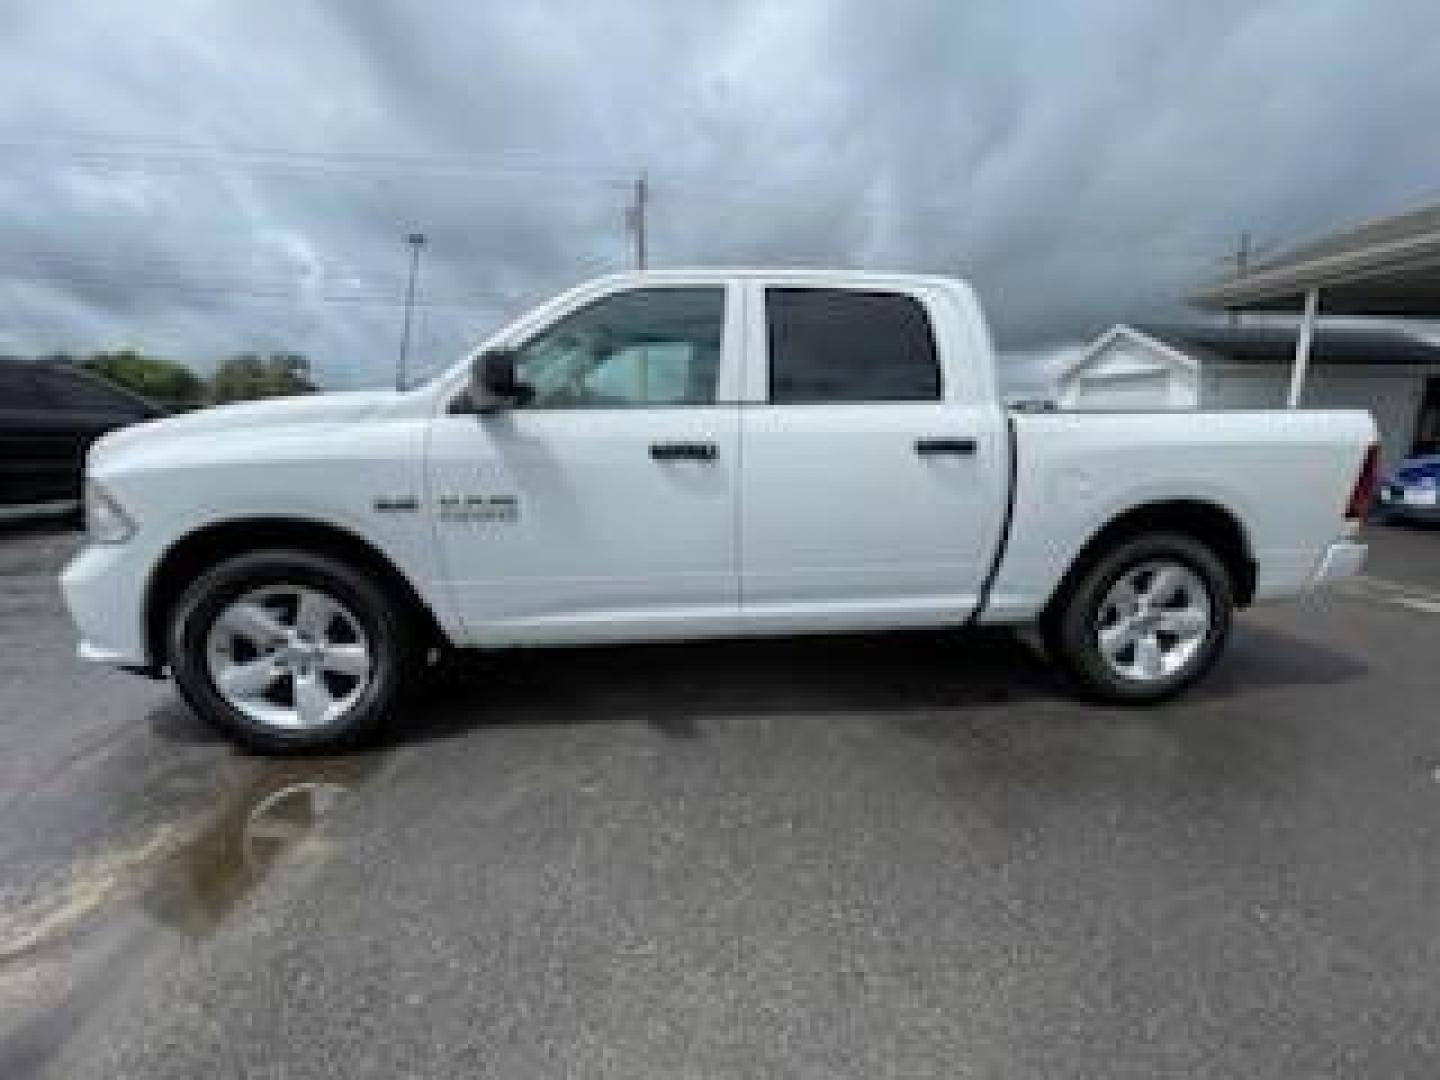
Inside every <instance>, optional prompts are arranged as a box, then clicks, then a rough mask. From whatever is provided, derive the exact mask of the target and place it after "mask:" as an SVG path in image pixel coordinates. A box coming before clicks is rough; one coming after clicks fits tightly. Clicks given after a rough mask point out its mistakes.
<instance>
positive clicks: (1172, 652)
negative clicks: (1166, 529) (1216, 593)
mask: <svg viewBox="0 0 1440 1080" xmlns="http://www.w3.org/2000/svg"><path fill="white" fill-rule="evenodd" d="M1099 621H1100V625H1099V629H1098V636H1099V646H1100V655H1101V656H1102V657H1104V660H1105V663H1106V664H1107V665H1108V666H1109V668H1110V670H1111V671H1113V672H1114V673H1115V674H1117V675H1119V676H1120V677H1121V678H1122V679H1125V680H1127V681H1129V682H1137V683H1153V682H1163V681H1164V680H1166V679H1169V678H1170V677H1172V676H1173V675H1175V674H1176V673H1177V672H1179V671H1181V670H1182V669H1183V668H1184V667H1185V666H1186V665H1187V664H1189V663H1190V661H1191V660H1192V659H1194V657H1195V654H1196V653H1198V652H1199V651H1200V648H1201V646H1202V645H1204V643H1205V639H1206V637H1207V636H1208V635H1209V633H1210V627H1211V622H1212V612H1211V607H1210V594H1209V593H1208V592H1207V591H1206V589H1205V583H1204V582H1203V581H1201V579H1200V575H1199V574H1197V573H1196V572H1195V571H1194V570H1191V569H1190V567H1188V566H1186V565H1185V564H1184V563H1182V562H1177V561H1174V560H1171V559H1154V560H1150V561H1148V562H1144V563H1141V564H1139V565H1138V566H1133V567H1131V568H1130V569H1128V570H1126V571H1125V572H1124V573H1123V574H1121V575H1120V577H1119V578H1117V579H1116V580H1115V583H1114V584H1113V585H1111V586H1110V590H1109V591H1108V592H1107V593H1106V594H1105V599H1104V600H1103V601H1102V602H1101V604H1100V618H1099Z"/></svg>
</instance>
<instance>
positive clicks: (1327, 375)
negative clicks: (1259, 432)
mask: <svg viewBox="0 0 1440 1080" xmlns="http://www.w3.org/2000/svg"><path fill="white" fill-rule="evenodd" d="M1294 354H1295V328H1294V327H1293V326H1286V325H1275V324H1268V325H1249V324H1247V325H1243V326H1219V325H1196V326H1180V327H1146V328H1145V329H1143V330H1141V329H1136V328H1134V327H1128V326H1117V327H1114V328H1113V329H1111V330H1108V331H1106V332H1105V333H1104V334H1102V335H1101V336H1100V337H1099V338H1097V339H1096V341H1095V342H1094V344H1092V345H1091V346H1090V347H1089V348H1087V349H1086V350H1085V351H1084V353H1082V354H1081V355H1080V357H1079V358H1078V359H1077V360H1076V361H1075V362H1074V363H1073V364H1072V365H1071V366H1069V367H1068V368H1066V369H1064V370H1062V371H1061V372H1060V373H1059V375H1058V376H1057V383H1058V386H1057V394H1056V397H1057V400H1058V403H1059V405H1060V407H1061V408H1069V409H1177V408H1178V409H1187V408H1188V409H1194V408H1201V409H1283V408H1285V406H1286V404H1287V400H1288V394H1289V391H1290V384H1291V377H1292V364H1293V361H1294ZM1298 404H1299V407H1301V408H1346V409H1349V408H1354V409H1368V410H1369V411H1370V412H1371V414H1373V415H1374V417H1375V421H1376V424H1377V425H1378V426H1379V429H1380V437H1381V451H1382V459H1383V461H1384V463H1385V465H1386V466H1390V465H1393V464H1395V463H1396V462H1398V461H1399V460H1400V459H1402V458H1404V457H1406V456H1407V455H1409V454H1411V453H1417V452H1425V453H1435V452H1440V345H1437V344H1436V343H1435V342H1434V341H1432V340H1430V339H1428V338H1426V337H1422V336H1420V335H1419V334H1417V333H1413V332H1411V331H1409V330H1406V329H1403V328H1397V327H1394V326H1373V325H1372V326H1363V325H1361V326H1357V325H1350V326H1329V325H1321V326H1320V327H1318V328H1317V329H1316V330H1315V332H1314V340H1313V343H1312V345H1311V356H1310V363H1309V370H1308V372H1307V375H1306V379H1305V383H1304V386H1303V389H1302V393H1301V396H1300V399H1299V401H1298Z"/></svg>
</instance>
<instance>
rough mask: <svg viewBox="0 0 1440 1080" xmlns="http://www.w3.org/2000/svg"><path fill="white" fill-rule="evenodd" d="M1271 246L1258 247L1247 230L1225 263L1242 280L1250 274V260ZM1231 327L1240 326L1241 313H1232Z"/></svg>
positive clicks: (1243, 232)
mask: <svg viewBox="0 0 1440 1080" xmlns="http://www.w3.org/2000/svg"><path fill="white" fill-rule="evenodd" d="M1269 246H1270V245H1268V244H1266V245H1263V246H1262V247H1256V246H1255V243H1254V238H1253V237H1252V236H1251V235H1250V230H1249V229H1245V230H1244V231H1242V232H1241V233H1240V244H1239V246H1238V247H1236V249H1235V254H1234V255H1227V256H1225V261H1226V262H1227V263H1230V264H1231V265H1232V266H1234V267H1235V277H1237V278H1242V277H1244V276H1245V275H1246V274H1248V273H1249V272H1250V260H1252V259H1253V258H1255V256H1257V255H1260V254H1262V253H1263V251H1264V249H1265V248H1268V247H1269ZM1230 325H1231V326H1239V325H1240V312H1238V311H1232V312H1230Z"/></svg>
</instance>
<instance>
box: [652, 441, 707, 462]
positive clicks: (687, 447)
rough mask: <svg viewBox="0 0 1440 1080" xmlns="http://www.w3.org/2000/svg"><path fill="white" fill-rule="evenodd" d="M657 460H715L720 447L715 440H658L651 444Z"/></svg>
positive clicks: (653, 454)
mask: <svg viewBox="0 0 1440 1080" xmlns="http://www.w3.org/2000/svg"><path fill="white" fill-rule="evenodd" d="M650 456H651V457H652V458H654V459H655V460H656V461H714V460H715V459H716V458H717V457H719V456H720V448H719V447H718V446H716V445H715V444H714V443H713V442H657V443H651V444H650Z"/></svg>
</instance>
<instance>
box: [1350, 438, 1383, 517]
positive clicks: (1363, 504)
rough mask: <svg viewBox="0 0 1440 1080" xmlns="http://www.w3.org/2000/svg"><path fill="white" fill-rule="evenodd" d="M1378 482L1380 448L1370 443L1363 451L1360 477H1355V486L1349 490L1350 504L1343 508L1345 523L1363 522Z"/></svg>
mask: <svg viewBox="0 0 1440 1080" xmlns="http://www.w3.org/2000/svg"><path fill="white" fill-rule="evenodd" d="M1379 480H1380V446H1379V444H1378V443H1371V444H1370V449H1368V450H1366V451H1365V462H1364V464H1362V465H1361V466H1360V475H1359V476H1357V477H1355V486H1354V487H1353V488H1351V489H1350V502H1349V504H1348V505H1347V506H1346V507H1345V520H1346V521H1364V520H1365V515H1366V514H1368V513H1370V502H1371V500H1372V499H1374V498H1375V485H1376V483H1378V482H1379Z"/></svg>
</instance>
